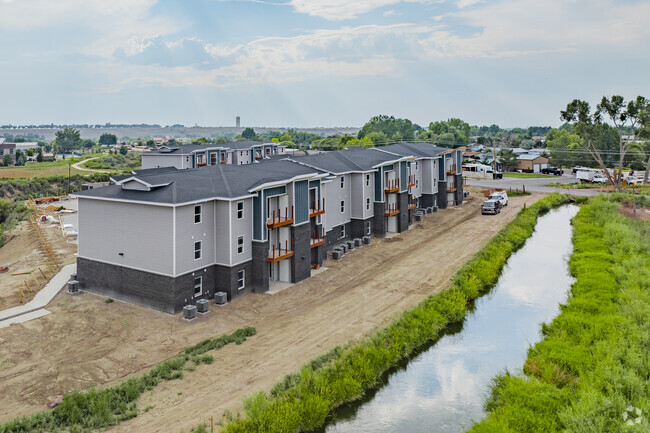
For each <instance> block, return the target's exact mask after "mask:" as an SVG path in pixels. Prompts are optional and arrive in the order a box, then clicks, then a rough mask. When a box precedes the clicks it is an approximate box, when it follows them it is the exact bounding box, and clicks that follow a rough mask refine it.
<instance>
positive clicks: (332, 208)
mask: <svg viewBox="0 0 650 433" xmlns="http://www.w3.org/2000/svg"><path fill="white" fill-rule="evenodd" d="M206 150H207V149H206ZM235 151H239V150H238V149H235ZM461 153H462V150H454V149H445V148H437V147H434V146H433V145H431V144H428V143H409V144H406V143H399V144H396V145H392V146H386V147H382V148H370V149H366V148H349V149H345V150H340V151H334V152H323V153H319V154H315V155H307V156H301V157H298V156H295V157H289V156H288V155H287V156H285V157H282V158H270V156H269V158H267V157H264V158H261V159H260V161H263V162H260V163H253V164H251V163H247V164H241V165H239V166H238V165H237V164H233V163H230V164H226V163H221V164H214V165H207V166H205V167H203V166H198V167H197V168H188V169H183V168H180V169H179V168H177V167H169V166H168V167H161V168H154V169H142V170H136V171H135V172H134V173H133V174H132V175H130V176H121V177H116V178H114V179H112V180H113V183H114V184H113V185H110V186H107V187H103V188H96V189H92V190H89V191H83V192H80V193H77V194H76V196H77V197H78V199H79V254H78V260H77V278H78V280H79V282H80V286H81V287H82V288H84V289H86V290H91V291H95V292H98V293H102V294H104V295H106V296H111V297H114V298H116V299H121V300H125V301H129V302H135V303H139V304H142V305H146V306H148V307H151V308H155V309H158V310H162V311H166V312H169V313H177V312H179V311H181V310H182V308H183V306H185V305H188V304H193V303H195V302H196V301H197V300H198V299H201V298H212V297H213V296H214V294H215V292H226V293H227V294H228V298H229V300H231V299H234V298H237V297H239V296H241V295H243V294H245V293H248V292H251V291H254V292H265V291H268V290H269V288H270V287H271V286H272V285H273V284H274V283H275V282H291V283H294V282H299V281H302V280H304V279H306V278H309V277H310V275H311V270H312V268H313V267H315V266H316V265H322V263H323V261H324V260H326V257H327V251H328V249H330V248H332V247H333V246H336V245H337V244H339V243H341V242H343V241H346V240H348V239H352V238H358V237H362V236H366V235H372V236H379V237H381V236H385V235H386V234H387V233H391V232H403V231H406V230H407V229H408V227H409V226H410V224H411V222H412V220H413V213H414V212H415V211H416V209H417V208H418V207H429V206H435V205H437V206H439V207H441V208H445V207H447V206H449V205H456V204H460V203H462V198H463V194H462V177H461V174H460V163H459V161H460V155H461ZM271 156H272V155H271ZM251 162H252V161H251Z"/></svg>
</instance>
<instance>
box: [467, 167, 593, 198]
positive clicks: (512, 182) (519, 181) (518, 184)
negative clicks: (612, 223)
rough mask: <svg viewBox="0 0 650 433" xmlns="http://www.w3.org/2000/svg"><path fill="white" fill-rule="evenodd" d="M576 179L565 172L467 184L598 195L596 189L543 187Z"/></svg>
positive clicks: (476, 180)
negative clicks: (543, 176)
mask: <svg viewBox="0 0 650 433" xmlns="http://www.w3.org/2000/svg"><path fill="white" fill-rule="evenodd" d="M575 181H576V178H575V176H574V175H573V174H571V172H570V171H567V170H565V172H564V174H563V175H562V176H549V177H547V178H516V177H504V178H503V179H496V180H478V179H468V180H467V184H468V185H471V186H480V187H483V188H504V189H509V188H513V189H514V188H519V189H521V188H522V186H525V187H526V190H527V191H531V192H532V191H534V192H547V193H550V192H565V193H570V194H572V195H580V196H592V195H598V194H600V193H599V192H598V190H597V189H563V188H551V187H548V186H544V185H546V184H547V183H553V182H558V183H563V184H567V183H574V182H575Z"/></svg>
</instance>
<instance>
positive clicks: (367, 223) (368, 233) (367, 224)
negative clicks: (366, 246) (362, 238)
mask: <svg viewBox="0 0 650 433" xmlns="http://www.w3.org/2000/svg"><path fill="white" fill-rule="evenodd" d="M366 235H367V236H370V221H366Z"/></svg>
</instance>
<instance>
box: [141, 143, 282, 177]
mask: <svg viewBox="0 0 650 433" xmlns="http://www.w3.org/2000/svg"><path fill="white" fill-rule="evenodd" d="M285 148H286V147H285V146H283V145H281V144H278V143H262V142H260V141H234V142H231V143H225V144H216V145H198V144H186V145H182V146H173V147H171V146H161V147H159V148H158V149H156V150H155V151H152V152H145V153H143V154H142V168H143V169H149V168H158V167H176V168H178V169H179V170H183V169H187V168H197V167H204V166H208V165H217V164H233V165H244V164H250V163H252V162H255V161H261V160H264V159H268V158H270V157H272V156H275V155H283V154H284V153H285Z"/></svg>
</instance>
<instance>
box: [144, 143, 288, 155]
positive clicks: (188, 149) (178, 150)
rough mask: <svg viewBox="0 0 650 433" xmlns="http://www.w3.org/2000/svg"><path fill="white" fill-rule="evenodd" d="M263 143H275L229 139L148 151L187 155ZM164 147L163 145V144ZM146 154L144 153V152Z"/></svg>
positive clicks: (236, 148) (249, 146) (243, 148)
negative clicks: (229, 140)
mask: <svg viewBox="0 0 650 433" xmlns="http://www.w3.org/2000/svg"><path fill="white" fill-rule="evenodd" d="M263 144H266V145H268V144H275V143H272V142H263V141H250V140H249V141H231V142H229V143H219V144H182V145H180V146H170V147H169V149H164V148H163V149H156V150H153V151H151V152H148V154H150V155H161V154H163V155H168V154H172V155H189V154H191V153H192V152H195V151H199V152H200V151H202V150H207V149H216V148H222V149H233V150H246V149H250V148H251V147H253V146H262V145H263ZM163 147H164V146H163ZM145 155H146V153H145Z"/></svg>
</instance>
